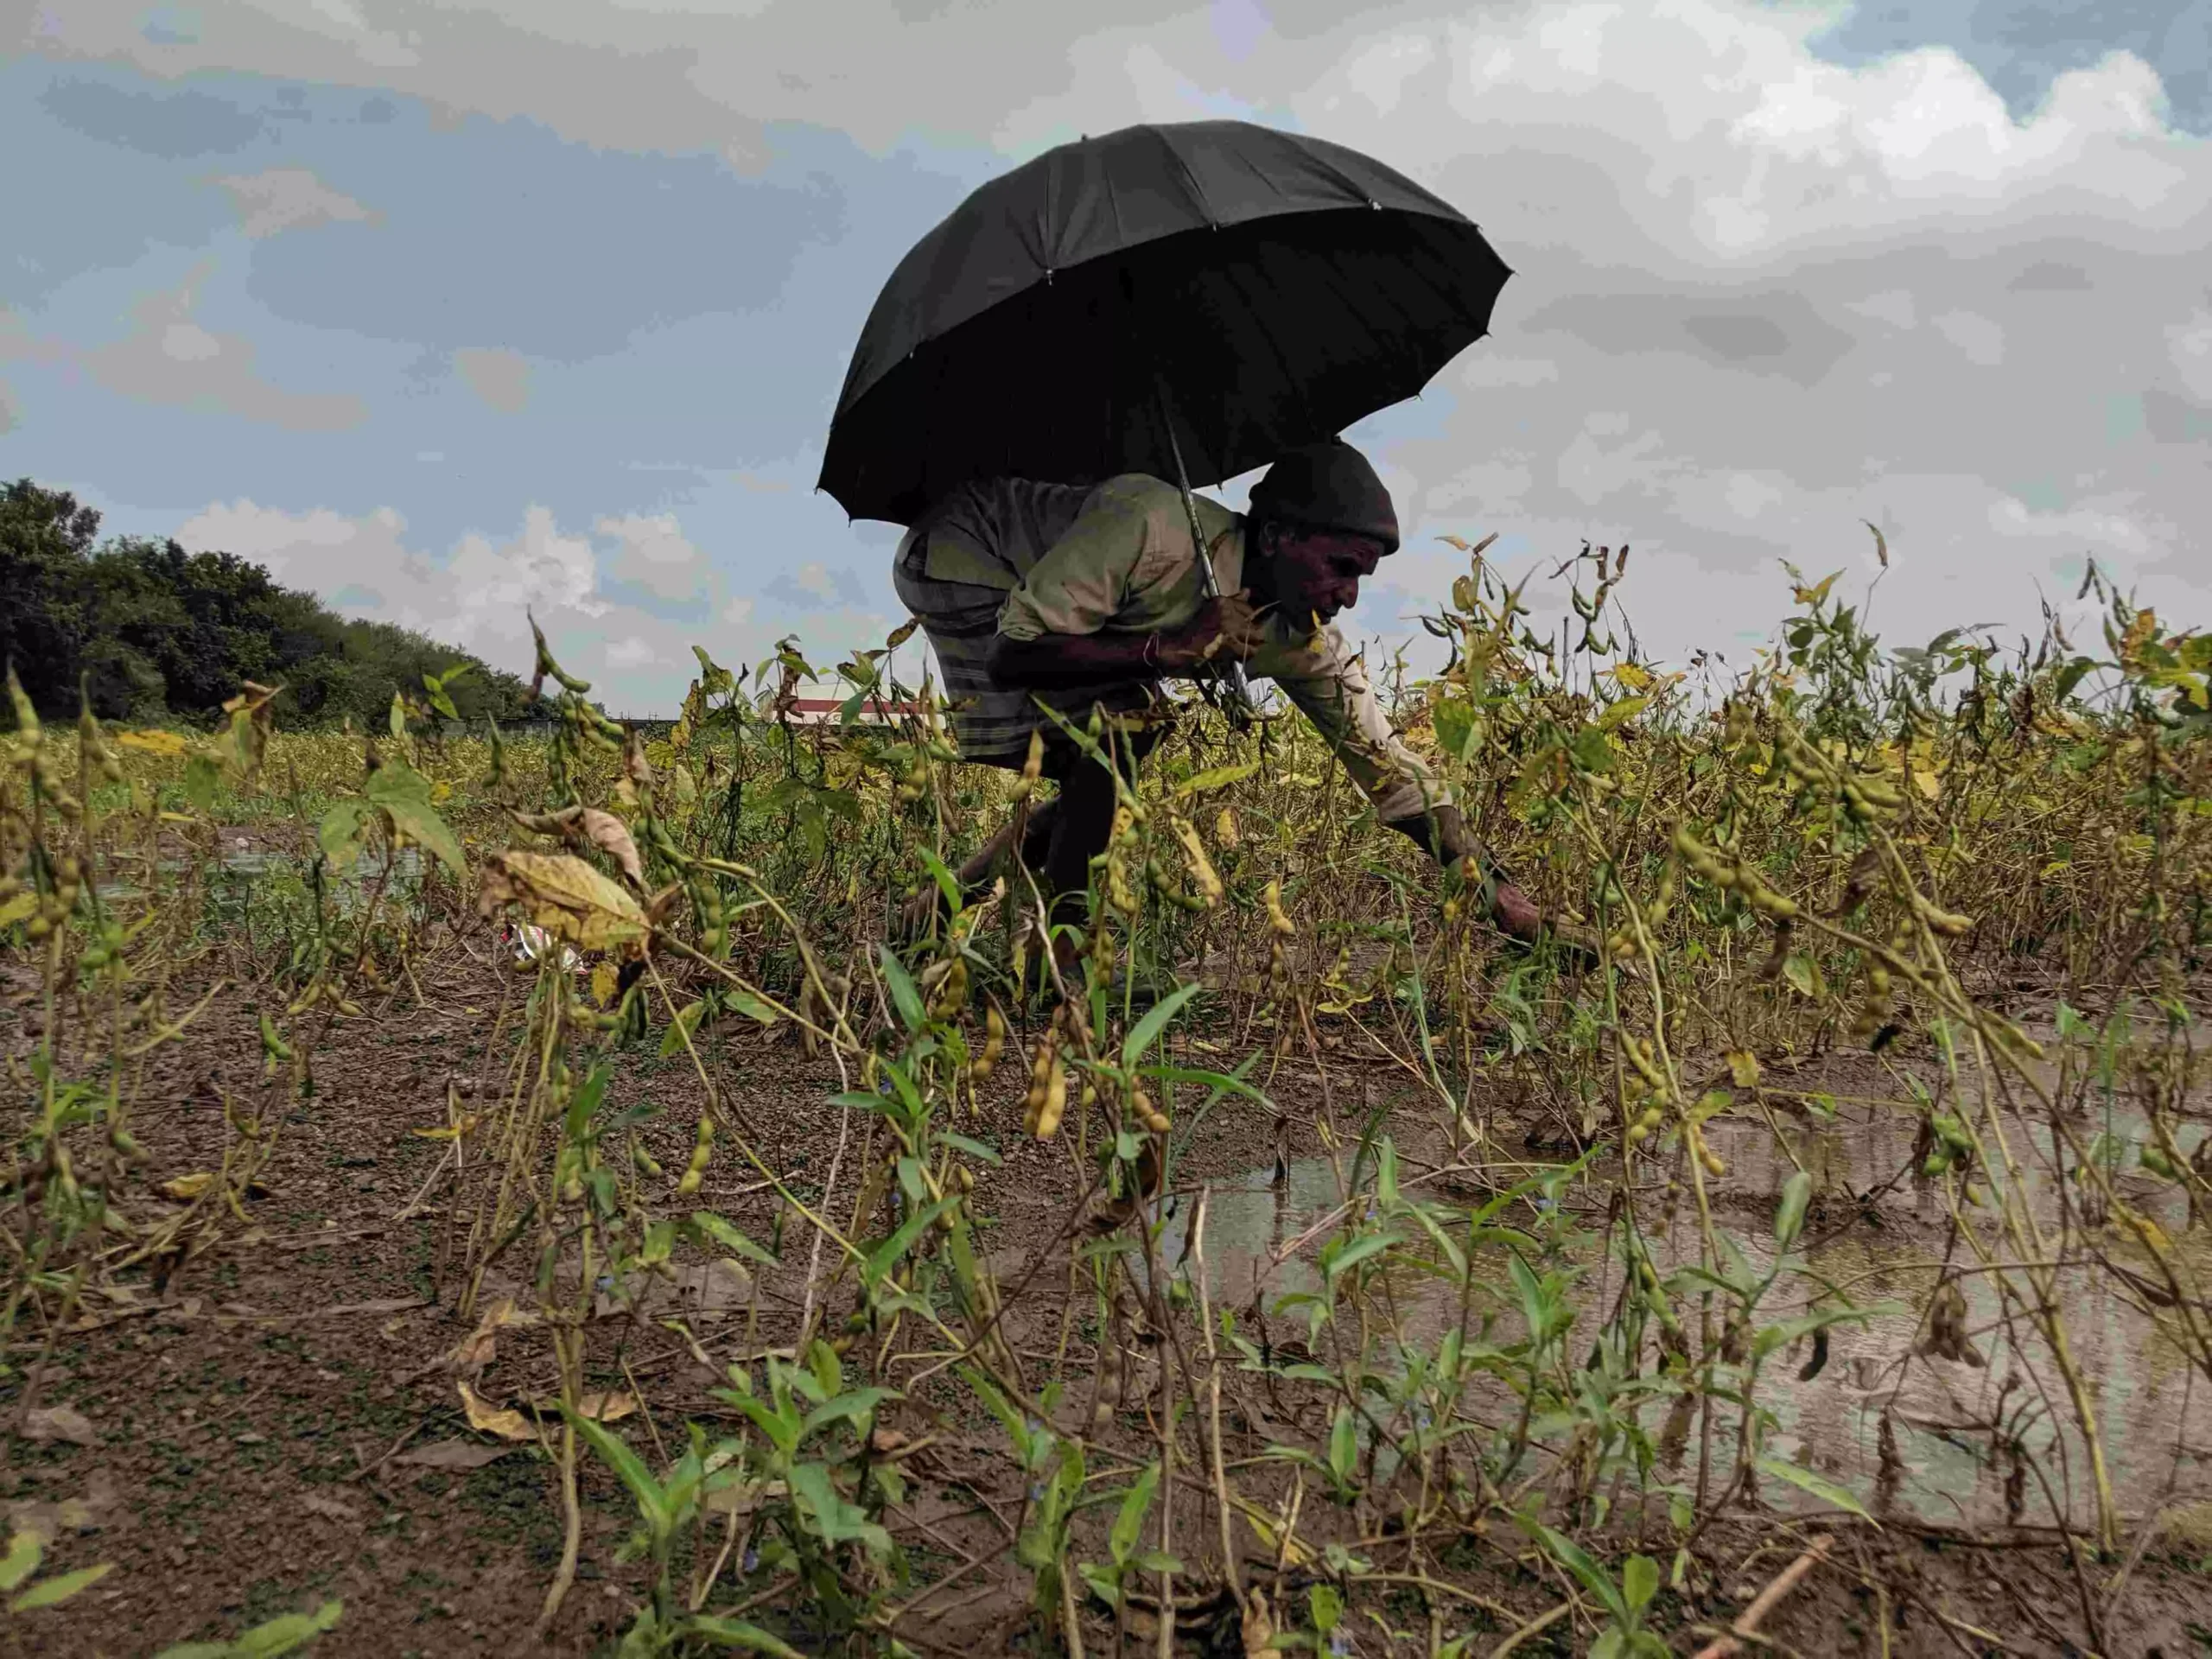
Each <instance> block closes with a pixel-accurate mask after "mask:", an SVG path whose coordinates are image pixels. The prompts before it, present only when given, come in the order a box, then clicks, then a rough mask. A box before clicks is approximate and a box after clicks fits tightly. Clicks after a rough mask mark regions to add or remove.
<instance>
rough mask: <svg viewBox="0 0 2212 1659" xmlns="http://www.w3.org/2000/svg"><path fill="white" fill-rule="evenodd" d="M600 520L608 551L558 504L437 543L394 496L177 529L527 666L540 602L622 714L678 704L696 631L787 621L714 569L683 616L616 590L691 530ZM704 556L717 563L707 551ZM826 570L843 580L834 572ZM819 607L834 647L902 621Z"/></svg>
mask: <svg viewBox="0 0 2212 1659" xmlns="http://www.w3.org/2000/svg"><path fill="white" fill-rule="evenodd" d="M596 529H597V531H598V533H599V535H600V537H601V538H602V539H603V540H604V541H607V542H610V543H612V547H611V549H610V550H608V552H607V553H606V554H605V555H602V554H601V553H600V552H596V551H594V547H593V544H592V541H591V540H590V539H589V538H588V537H585V536H582V535H580V534H576V533H574V532H572V531H564V530H563V528H562V526H561V525H560V524H559V523H558V522H557V521H556V518H555V517H554V515H553V514H552V513H551V512H550V511H548V510H547V509H546V508H544V507H542V506H531V507H530V508H528V509H526V510H525V511H524V513H523V514H522V521H521V524H520V527H519V529H518V531H516V533H514V534H512V535H511V536H504V537H502V536H492V535H486V534H480V533H472V534H469V535H467V536H463V537H460V538H459V539H458V540H456V541H455V542H454V543H453V544H452V545H451V546H450V547H448V549H447V550H445V552H444V553H443V555H442V556H434V555H433V554H431V553H429V552H428V551H425V550H423V549H421V548H419V547H417V546H416V545H414V544H413V543H410V539H409V537H408V526H407V520H406V519H405V518H404V516H403V515H402V514H400V513H399V512H397V510H395V509H393V508H391V507H379V508H377V509H375V510H374V511H372V512H366V513H362V514H359V515H349V514H346V513H340V512H333V511H331V510H330V509H328V508H315V509H312V510H309V511H307V512H288V511H285V510H283V509H282V508H277V507H270V506H264V505H260V504H258V503H257V502H254V501H251V500H236V501H231V502H217V503H215V504H213V505H209V506H208V507H207V508H205V509H203V510H202V511H201V512H199V513H197V514H195V515H194V517H193V518H191V519H190V520H188V522H187V523H186V524H183V525H182V526H181V528H180V529H179V530H178V531H177V533H176V538H177V540H178V541H179V542H180V543H182V544H183V545H184V546H185V547H186V548H188V549H189V550H194V551H199V550H222V551H225V552H230V553H236V554H238V555H239V556H242V557H245V558H248V559H251V560H253V561H254V562H256V563H260V564H263V565H265V566H267V567H268V569H269V571H270V574H271V575H273V576H275V577H276V579H277V581H279V582H283V583H284V584H285V585H286V586H288V587H294V588H304V589H306V590H307V591H308V592H310V593H313V594H317V595H319V596H321V598H322V599H323V601H325V602H326V603H327V604H329V605H330V606H331V607H332V608H333V609H334V610H336V611H338V612H339V613H341V614H343V615H346V616H351V617H359V618H361V619H363V620H370V621H378V622H390V623H394V624H396V625H397V626H401V627H404V628H411V629H413V630H415V631H416V632H420V633H423V634H427V635H428V636H429V637H430V638H431V639H435V640H438V641H440V642H441V643H443V644H446V645H454V646H457V647H459V648H460V649H461V650H464V651H467V652H473V653H474V654H475V655H476V656H479V657H480V658H483V659H484V660H485V661H486V662H487V663H489V664H492V665H493V667H496V668H501V669H505V670H507V671H510V672H512V673H515V674H518V675H522V676H524V677H528V675H529V673H530V671H531V662H532V645H531V635H530V620H529V619H530V618H531V616H535V617H536V618H537V623H538V625H539V626H541V627H543V629H544V630H545V636H546V639H547V641H548V642H549V643H550V645H552V647H553V651H554V654H555V655H556V657H557V658H559V659H560V662H561V664H562V665H563V667H564V668H566V669H567V670H568V671H569V672H571V673H573V674H576V675H578V676H580V677H582V678H584V679H586V680H588V681H590V682H591V685H592V695H593V696H594V697H603V698H604V699H605V700H606V702H607V707H608V708H610V709H613V710H614V711H615V712H617V713H619V714H630V715H651V714H656V713H658V714H665V713H669V712H671V711H672V710H673V709H675V708H676V706H677V703H678V702H679V701H680V700H681V699H682V697H683V692H684V689H685V687H686V686H687V685H688V684H689V683H690V678H691V676H692V674H693V673H695V672H696V667H697V664H696V658H694V657H693V656H692V654H691V649H690V648H691V646H692V645H693V644H694V643H696V644H700V645H705V646H706V647H707V648H708V649H709V651H711V652H714V653H715V655H716V657H717V658H721V659H723V660H726V661H728V662H730V663H732V664H735V663H739V662H750V661H753V660H756V659H758V658H760V656H762V655H764V654H765V653H766V651H767V649H768V647H769V645H771V643H772V641H773V639H774V638H775V636H776V634H777V633H779V632H784V631H785V630H784V628H783V627H781V626H770V625H769V624H768V623H766V622H756V621H755V620H754V607H753V601H752V600H751V599H750V598H744V597H730V596H728V595H727V594H721V592H720V584H719V582H718V580H715V578H714V576H713V573H712V572H711V570H709V571H707V572H706V575H707V577H708V578H709V579H708V580H707V581H705V582H702V583H701V584H700V586H699V588H698V589H697V591H698V592H699V593H701V594H708V593H709V591H710V590H711V591H712V592H713V594H714V595H715V596H714V599H713V601H712V602H713V609H712V610H711V611H704V610H702V612H701V613H699V614H698V615H696V616H687V617H685V618H683V619H682V620H674V621H671V620H668V619H666V618H664V617H662V616H659V615H658V614H656V613H653V612H652V611H649V610H647V609H645V608H642V607H639V606H635V605H630V604H626V603H623V602H622V601H620V600H617V599H615V598H613V597H610V596H609V594H607V591H606V589H605V587H604V581H603V579H604V578H608V577H612V576H613V575H614V574H615V573H616V572H617V571H619V570H620V569H622V568H624V566H625V564H626V562H627V561H630V560H632V559H633V558H635V557H636V556H638V554H637V550H638V549H639V547H640V546H641V545H643V546H648V547H652V548H654V549H656V550H658V552H659V554H660V555H661V556H662V557H663V559H664V561H666V558H667V556H668V554H669V553H670V551H671V550H673V549H677V548H685V549H688V548H690V546H691V543H690V541H689V539H688V538H687V537H685V536H684V534H683V529H682V526H681V525H680V524H679V523H678V522H677V519H676V518H675V517H674V516H673V515H661V516H658V517H652V518H625V519H614V518H610V519H606V520H603V521H601V523H600V524H598V525H597V526H596ZM693 558H694V559H695V560H698V562H699V563H701V564H702V566H703V564H704V562H703V560H700V559H699V556H698V555H696V551H695V552H694V554H693ZM664 568H665V565H664ZM823 582H824V584H825V585H828V586H829V588H831V591H832V592H840V591H841V590H839V589H838V588H837V587H836V584H835V583H834V582H830V581H829V577H828V575H826V574H825V575H824V577H823ZM647 585H650V584H647ZM709 615H711V616H712V617H713V618H714V621H713V622H712V623H711V624H708V623H707V622H706V618H707V617H708V616H709ZM814 620H815V622H816V624H817V631H819V632H823V633H824V634H825V635H834V636H835V637H834V641H833V640H831V639H827V638H824V639H816V638H812V637H810V639H809V641H808V643H809V644H810V645H823V647H824V649H825V650H827V651H830V652H834V651H835V650H836V649H842V648H844V647H846V646H848V645H851V644H853V643H855V642H865V641H867V640H869V639H880V636H881V635H882V633H883V632H886V631H887V626H888V625H887V624H886V623H884V621H883V620H882V619H881V618H879V617H874V616H872V615H864V616H855V615H853V614H851V613H849V612H848V613H836V614H834V615H829V616H819V617H817V618H816V619H814Z"/></svg>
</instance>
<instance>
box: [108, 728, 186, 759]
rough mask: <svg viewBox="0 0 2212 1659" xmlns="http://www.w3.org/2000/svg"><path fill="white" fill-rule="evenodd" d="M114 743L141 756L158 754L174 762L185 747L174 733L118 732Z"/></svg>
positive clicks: (180, 738)
mask: <svg viewBox="0 0 2212 1659" xmlns="http://www.w3.org/2000/svg"><path fill="white" fill-rule="evenodd" d="M115 741H117V742H118V743H119V744H121V745H122V746H123V747H124V748H126V749H136V750H137V751H138V752H139V753H141V754H158V755H160V756H162V758H163V759H164V760H175V758H176V757H177V756H178V755H180V754H182V753H184V751H185V749H186V747H187V745H186V743H185V741H184V739H183V738H182V737H181V736H179V735H178V734H176V733H175V732H162V731H147V732H118V733H117V734H115Z"/></svg>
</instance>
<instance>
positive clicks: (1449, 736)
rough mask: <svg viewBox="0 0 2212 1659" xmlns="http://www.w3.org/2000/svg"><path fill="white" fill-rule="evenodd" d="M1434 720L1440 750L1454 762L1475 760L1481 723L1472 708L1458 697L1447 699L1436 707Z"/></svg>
mask: <svg viewBox="0 0 2212 1659" xmlns="http://www.w3.org/2000/svg"><path fill="white" fill-rule="evenodd" d="M1432 718H1433V720H1434V721H1435V723H1436V743H1437V747H1439V748H1440V749H1442V750H1443V751H1444V753H1446V754H1447V755H1449V756H1451V757H1452V759H1453V760H1473V759H1474V749H1475V744H1476V742H1477V741H1478V737H1477V734H1478V732H1479V731H1480V729H1481V723H1480V721H1478V718H1477V716H1476V715H1475V711H1474V710H1473V709H1471V708H1470V707H1469V706H1468V705H1467V704H1465V703H1464V702H1460V701H1459V699H1458V698H1456V697H1446V698H1445V699H1444V701H1442V702H1440V703H1438V704H1437V705H1436V708H1435V710H1434V712H1433V715H1432Z"/></svg>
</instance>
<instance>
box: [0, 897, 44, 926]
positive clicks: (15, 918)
mask: <svg viewBox="0 0 2212 1659" xmlns="http://www.w3.org/2000/svg"><path fill="white" fill-rule="evenodd" d="M37 908H38V895H37V894H36V893H17V894H16V896H15V897H14V898H12V899H10V900H9V901H8V902H7V903H6V904H4V905H0V927H13V926H14V925H16V923H17V922H20V921H22V919H23V918H24V917H26V916H28V915H29V914H30V913H31V912H33V911H35V910H36V909H37Z"/></svg>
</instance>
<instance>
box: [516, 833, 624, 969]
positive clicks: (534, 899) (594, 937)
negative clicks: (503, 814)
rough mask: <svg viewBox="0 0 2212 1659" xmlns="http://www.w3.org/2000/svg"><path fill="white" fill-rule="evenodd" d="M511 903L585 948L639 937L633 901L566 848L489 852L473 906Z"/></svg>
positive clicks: (547, 928) (606, 947)
mask: <svg viewBox="0 0 2212 1659" xmlns="http://www.w3.org/2000/svg"><path fill="white" fill-rule="evenodd" d="M506 904H516V905H519V906H522V907H523V909H524V910H525V911H526V912H529V915H530V918H531V921H533V922H535V923H536V924H537V925H538V926H539V927H541V928H543V929H544V930H545V931H547V932H548V933H550V934H552V935H554V936H555V937H556V938H563V939H566V940H568V941H569V943H570V944H576V945H581V946H582V948H583V949H585V950H609V949H612V948H613V947H614V946H616V945H619V944H631V943H634V942H636V941H639V940H641V939H643V938H645V935H646V932H647V927H646V923H645V912H644V911H642V910H640V909H639V907H638V901H637V900H636V899H633V898H632V897H631V896H630V895H629V894H628V893H625V892H624V891H623V890H622V889H621V888H620V887H617V886H616V885H615V884H614V883H613V882H612V881H610V880H607V877H605V876H603V875H601V874H600V873H599V872H598V871H597V870H595V869H594V868H592V867H591V866H590V865H588V864H587V863H585V862H584V861H583V860H582V859H580V858H576V857H573V856H571V855H569V854H566V853H525V852H519V851H513V850H510V851H507V852H504V853H494V854H493V855H491V856H490V857H489V858H487V859H486V861H485V864H484V877H483V886H482V887H481V889H480V892H479V893H478V896H477V905H476V907H477V910H478V912H480V914H482V915H485V916H490V915H492V914H493V913H494V912H497V911H498V910H499V907H500V906H503V905H506Z"/></svg>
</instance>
